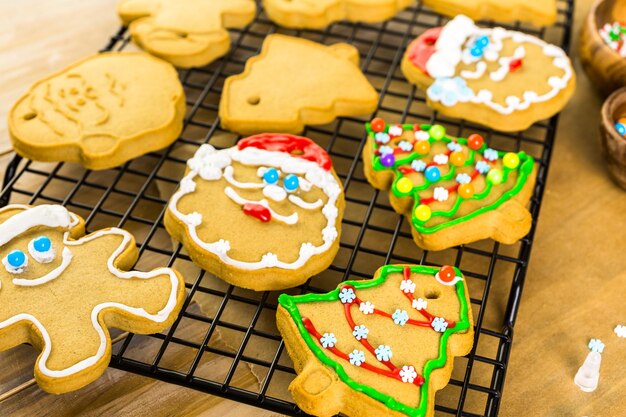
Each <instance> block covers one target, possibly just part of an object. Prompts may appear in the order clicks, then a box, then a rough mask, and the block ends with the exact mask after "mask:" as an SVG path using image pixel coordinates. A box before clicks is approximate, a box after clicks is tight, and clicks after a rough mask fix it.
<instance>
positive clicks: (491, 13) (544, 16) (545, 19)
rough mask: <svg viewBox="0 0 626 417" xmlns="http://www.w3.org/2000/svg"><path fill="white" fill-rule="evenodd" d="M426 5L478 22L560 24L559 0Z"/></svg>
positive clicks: (446, 0)
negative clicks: (558, 22)
mask: <svg viewBox="0 0 626 417" xmlns="http://www.w3.org/2000/svg"><path fill="white" fill-rule="evenodd" d="M422 3H424V4H425V5H426V6H428V7H430V8H431V9H433V10H434V11H436V12H437V13H441V14H445V15H447V16H453V17H454V16H457V15H459V14H464V15H466V16H469V17H471V18H472V19H474V20H479V19H490V20H497V21H498V22H514V21H522V22H528V23H532V24H534V25H535V26H550V25H553V24H554V23H555V22H556V15H557V6H556V0H506V1H503V0H422Z"/></svg>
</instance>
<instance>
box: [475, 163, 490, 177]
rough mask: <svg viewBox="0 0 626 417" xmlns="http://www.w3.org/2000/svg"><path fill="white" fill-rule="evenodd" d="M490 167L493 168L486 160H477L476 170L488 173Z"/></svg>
mask: <svg viewBox="0 0 626 417" xmlns="http://www.w3.org/2000/svg"><path fill="white" fill-rule="evenodd" d="M490 169H491V165H489V163H488V162H485V161H478V162H476V170H477V171H478V172H480V173H481V174H486V173H488V172H489V170H490Z"/></svg>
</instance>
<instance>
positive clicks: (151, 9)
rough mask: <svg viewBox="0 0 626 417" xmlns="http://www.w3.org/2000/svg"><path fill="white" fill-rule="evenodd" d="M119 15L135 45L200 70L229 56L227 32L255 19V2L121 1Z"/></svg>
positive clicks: (172, 61) (184, 65)
mask: <svg viewBox="0 0 626 417" xmlns="http://www.w3.org/2000/svg"><path fill="white" fill-rule="evenodd" d="M117 11H118V14H119V15H120V17H121V19H122V21H123V22H124V24H125V25H127V26H128V28H129V31H130V33H131V35H132V37H133V41H135V43H136V44H137V45H139V46H140V47H142V48H143V49H145V50H146V51H147V52H150V53H151V54H153V55H155V56H158V57H159V58H163V59H165V60H166V61H169V62H171V63H172V64H174V65H176V66H177V67H182V68H189V67H201V66H204V65H207V64H209V63H210V62H213V61H214V60H215V59H217V58H219V57H221V56H223V55H226V53H227V52H228V50H229V49H230V35H229V34H228V31H227V30H226V29H228V28H243V27H244V26H246V25H248V24H249V23H250V22H251V21H252V20H253V19H254V16H255V13H256V4H255V2H254V0H120V1H119V3H118V6H117Z"/></svg>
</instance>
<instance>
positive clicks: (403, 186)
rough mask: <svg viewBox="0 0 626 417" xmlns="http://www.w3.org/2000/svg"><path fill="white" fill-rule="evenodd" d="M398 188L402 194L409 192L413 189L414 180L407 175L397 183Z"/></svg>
mask: <svg viewBox="0 0 626 417" xmlns="http://www.w3.org/2000/svg"><path fill="white" fill-rule="evenodd" d="M396 189H397V190H398V191H399V192H401V193H402V194H408V193H410V192H411V190H412V189H413V182H412V181H411V180H410V179H408V178H407V177H402V178H400V179H399V180H398V182H397V183H396Z"/></svg>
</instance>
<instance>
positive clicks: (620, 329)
mask: <svg viewBox="0 0 626 417" xmlns="http://www.w3.org/2000/svg"><path fill="white" fill-rule="evenodd" d="M614 332H615V334H616V335H617V337H623V338H626V326H622V325H621V324H618V325H617V326H615V330H614Z"/></svg>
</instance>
